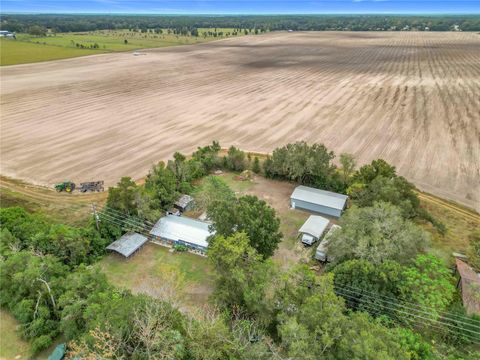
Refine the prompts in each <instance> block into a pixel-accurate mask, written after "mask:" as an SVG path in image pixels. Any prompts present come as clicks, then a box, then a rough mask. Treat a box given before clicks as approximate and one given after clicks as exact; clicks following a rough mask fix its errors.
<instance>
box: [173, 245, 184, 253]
mask: <svg viewBox="0 0 480 360" xmlns="http://www.w3.org/2000/svg"><path fill="white" fill-rule="evenodd" d="M173 249H174V250H175V251H178V252H185V251H188V246H186V245H182V244H175V245H173Z"/></svg>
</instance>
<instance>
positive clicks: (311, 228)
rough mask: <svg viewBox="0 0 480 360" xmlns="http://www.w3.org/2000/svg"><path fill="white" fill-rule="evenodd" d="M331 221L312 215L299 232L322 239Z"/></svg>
mask: <svg viewBox="0 0 480 360" xmlns="http://www.w3.org/2000/svg"><path fill="white" fill-rule="evenodd" d="M329 222H330V221H329V220H328V219H325V218H324V217H322V216H318V215H310V217H309V218H308V219H307V221H305V223H304V224H303V225H302V227H301V228H300V230H298V232H301V233H303V234H309V235H312V236H315V237H316V238H317V239H320V236H322V234H323V232H324V231H325V229H326V228H327V226H328V223H329Z"/></svg>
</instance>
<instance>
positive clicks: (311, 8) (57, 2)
mask: <svg viewBox="0 0 480 360" xmlns="http://www.w3.org/2000/svg"><path fill="white" fill-rule="evenodd" d="M0 11H1V12H4V13H6V12H43V13H67V12H68V13H72V12H73V13H75V12H77V13H78V12H79V13H138V14H140V13H159V14H294V13H297V14H309V13H404V14H405V13H462V14H468V13H477V14H478V13H480V0H450V1H447V0H415V1H411V0H327V1H321V0H310V1H305V0H290V1H285V0H260V1H251V0H221V1H220V0H170V1H164V0H0Z"/></svg>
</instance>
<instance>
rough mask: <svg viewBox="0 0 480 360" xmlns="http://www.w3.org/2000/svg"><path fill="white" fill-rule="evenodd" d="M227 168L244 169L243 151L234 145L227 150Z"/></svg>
mask: <svg viewBox="0 0 480 360" xmlns="http://www.w3.org/2000/svg"><path fill="white" fill-rule="evenodd" d="M226 159H227V168H228V169H229V170H232V171H243V170H245V167H246V163H245V153H244V152H243V151H242V150H240V149H237V148H236V147H235V146H230V148H229V149H228V152H227V158H226Z"/></svg>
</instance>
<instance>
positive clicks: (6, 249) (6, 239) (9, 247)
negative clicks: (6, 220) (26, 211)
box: [0, 228, 22, 257]
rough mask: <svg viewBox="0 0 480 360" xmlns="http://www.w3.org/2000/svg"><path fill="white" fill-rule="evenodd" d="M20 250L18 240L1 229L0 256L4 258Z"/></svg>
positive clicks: (20, 246)
mask: <svg viewBox="0 0 480 360" xmlns="http://www.w3.org/2000/svg"><path fill="white" fill-rule="evenodd" d="M21 248H22V244H21V243H20V240H18V239H17V238H16V237H15V236H13V235H12V233H11V232H10V230H8V229H7V228H2V229H1V230H0V255H1V256H2V257H6V256H9V255H11V254H12V253H13V252H15V251H16V250H19V249H21Z"/></svg>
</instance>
